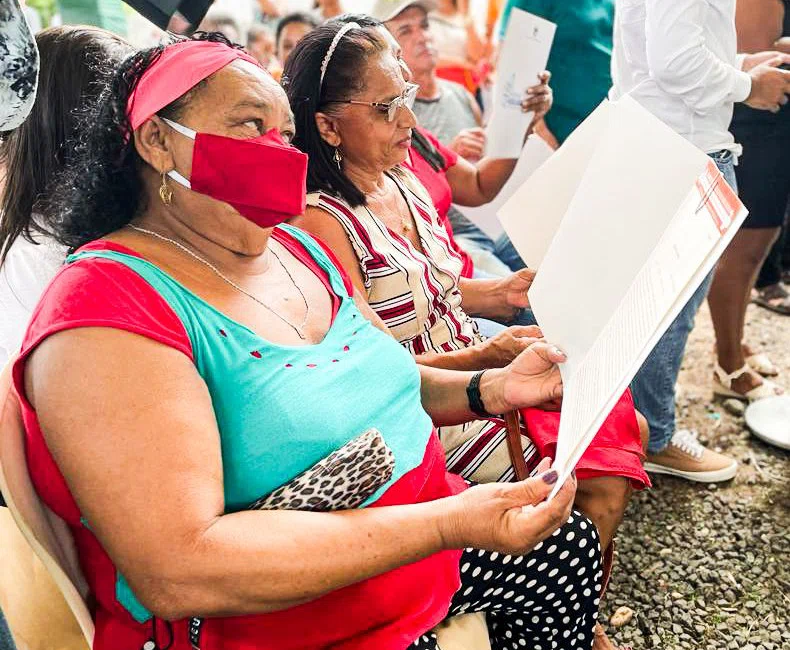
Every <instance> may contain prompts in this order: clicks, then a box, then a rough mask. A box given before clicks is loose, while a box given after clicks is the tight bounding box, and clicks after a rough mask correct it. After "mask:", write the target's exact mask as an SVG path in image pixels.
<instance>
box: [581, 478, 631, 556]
mask: <svg viewBox="0 0 790 650" xmlns="http://www.w3.org/2000/svg"><path fill="white" fill-rule="evenodd" d="M632 492H633V489H632V488H631V483H630V482H629V480H628V479H627V478H623V477H622V476H602V477H599V478H590V479H585V480H584V481H579V486H578V488H577V489H576V501H575V503H576V507H577V508H578V509H579V510H581V511H582V512H583V513H584V514H585V515H587V516H588V517H589V518H590V519H591V520H592V522H593V523H594V524H595V525H596V527H597V528H598V534H599V535H600V537H601V549H605V548H606V547H607V546H609V544H610V543H611V541H612V539H614V535H615V533H616V532H617V528H618V526H620V522H621V521H622V520H623V515H624V514H625V509H626V507H627V506H628V502H629V501H630V499H631V493H632Z"/></svg>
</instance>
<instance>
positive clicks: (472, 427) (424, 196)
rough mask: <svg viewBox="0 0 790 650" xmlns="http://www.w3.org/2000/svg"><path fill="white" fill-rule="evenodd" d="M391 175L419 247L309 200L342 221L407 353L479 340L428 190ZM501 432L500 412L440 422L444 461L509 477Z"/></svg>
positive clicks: (372, 297)
mask: <svg viewBox="0 0 790 650" xmlns="http://www.w3.org/2000/svg"><path fill="white" fill-rule="evenodd" d="M389 176H390V178H392V180H393V181H394V182H395V184H396V185H397V186H398V189H400V191H401V194H402V195H403V197H404V199H405V200H406V203H407V204H408V206H409V210H410V211H411V214H412V216H413V217H414V222H415V224H416V226H417V232H418V234H419V237H420V243H421V244H422V249H423V251H424V253H423V252H422V251H420V250H418V249H417V248H415V246H414V245H413V244H412V243H411V242H410V241H409V239H408V238H406V237H404V236H403V235H401V234H400V233H397V232H395V231H393V230H391V229H390V228H387V226H386V225H385V224H384V223H383V222H382V221H381V219H379V218H378V217H377V216H376V215H374V214H373V213H372V212H371V211H370V210H369V209H368V208H366V207H365V206H359V207H357V208H352V207H351V206H349V205H348V203H346V202H345V201H344V200H343V199H341V198H339V197H337V196H334V195H331V194H327V193H324V192H315V193H312V194H309V195H308V197H307V203H308V205H313V206H316V207H319V208H321V209H323V210H325V211H326V212H328V213H329V214H330V215H331V216H333V217H334V218H335V219H336V220H337V221H338V223H340V225H342V226H343V229H344V230H345V232H346V235H347V236H348V239H349V241H350V242H351V245H352V246H353V248H354V252H355V253H356V256H357V259H358V261H359V266H360V269H361V271H362V278H363V281H364V283H365V290H366V293H367V298H368V303H369V304H370V306H371V307H372V308H373V310H374V311H375V312H376V313H377V314H378V315H379V317H380V318H381V319H382V320H383V321H384V322H385V323H386V324H387V327H389V329H390V332H391V333H392V335H393V336H394V337H395V338H397V339H398V341H400V343H401V345H403V346H404V347H405V348H406V349H407V350H409V352H411V354H413V355H419V354H423V353H426V352H449V351H452V350H459V349H463V348H467V347H470V346H472V345H475V344H477V343H481V342H482V341H483V338H482V337H481V336H480V334H479V333H478V331H477V326H476V325H475V323H474V321H473V320H472V319H471V318H469V316H468V315H467V314H466V312H464V310H463V308H462V307H461V291H460V289H459V287H458V281H459V278H460V274H461V267H462V260H461V258H460V257H459V256H458V254H457V253H456V252H455V251H453V249H452V248H451V246H450V244H449V242H448V239H447V231H446V230H445V229H444V227H443V226H442V224H441V222H440V221H439V217H438V215H437V213H436V210H435V208H434V206H433V203H431V199H430V196H429V195H428V192H427V190H426V189H425V188H424V187H423V186H422V185H421V184H420V182H419V181H418V180H417V178H416V177H415V176H413V175H412V174H411V172H409V171H408V170H406V169H403V168H396V169H394V170H392V171H390V172H389ZM506 435H507V431H506V429H505V426H504V423H503V422H502V421H501V420H498V419H491V420H473V421H471V422H465V423H464V424H458V425H455V426H446V427H441V428H440V429H439V437H440V439H441V442H442V447H443V448H444V450H445V452H446V454H447V468H448V469H449V470H450V471H451V472H453V473H455V474H460V475H461V476H463V477H464V478H466V479H471V480H474V481H477V482H488V481H510V480H513V478H514V474H513V468H512V466H511V463H510V456H509V454H508V450H507V440H506ZM522 442H523V445H524V457H525V459H526V461H527V465H528V467H530V468H533V467H534V466H535V465H537V463H538V461H539V460H540V458H539V456H538V454H537V453H536V449H535V447H534V445H533V444H532V443H531V441H530V440H529V439H528V438H527V437H526V436H523V437H522Z"/></svg>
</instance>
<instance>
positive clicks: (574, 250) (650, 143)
mask: <svg viewBox="0 0 790 650" xmlns="http://www.w3.org/2000/svg"><path fill="white" fill-rule="evenodd" d="M612 107H613V110H612V112H611V116H610V119H609V123H608V125H607V127H606V129H605V131H604V134H603V137H601V139H600V141H599V144H598V146H597V147H596V149H595V152H594V153H593V155H592V157H591V158H590V162H589V164H588V166H587V169H586V170H585V172H584V175H583V177H582V180H581V182H580V183H578V187H577V189H576V192H575V194H574V195H573V198H572V199H571V201H570V204H569V205H568V209H567V211H566V213H565V217H564V218H563V219H562V223H561V224H560V227H559V228H558V229H557V232H556V234H555V236H554V239H553V240H552V242H551V246H550V247H549V250H548V251H547V253H546V255H545V257H544V259H543V261H542V263H541V265H540V266H539V267H538V272H537V276H536V278H535V282H534V283H533V284H532V287H531V289H530V292H529V297H530V303H531V305H532V308H533V311H534V312H535V317H536V318H537V320H538V323H540V326H541V328H542V329H543V332H544V334H545V336H546V337H547V338H548V340H550V341H551V342H552V343H555V344H557V345H558V346H559V347H560V348H561V349H562V350H563V351H564V352H565V353H566V354H567V355H568V361H567V362H566V363H564V364H563V366H562V374H563V379H564V380H566V381H567V380H568V378H570V376H571V375H572V374H573V373H574V371H575V369H576V367H577V366H578V365H579V364H581V363H582V362H583V360H584V358H585V356H586V355H587V353H588V351H589V349H590V348H591V346H592V345H593V343H595V341H596V339H597V338H598V337H599V336H600V334H601V332H602V331H603V328H604V327H605V326H606V324H607V323H608V322H609V319H610V318H611V317H612V315H613V314H614V313H615V311H616V310H617V308H618V306H619V305H620V303H621V302H622V300H623V298H624V296H625V294H626V292H627V291H628V289H629V287H630V286H631V284H633V282H634V279H635V278H636V276H637V274H638V273H639V271H640V270H641V269H642V267H643V266H644V264H645V261H646V260H647V259H648V257H649V256H650V254H651V252H652V251H653V249H654V248H655V247H656V244H657V243H658V241H659V240H660V238H661V236H662V235H663V233H664V231H665V230H666V228H667V226H668V225H669V223H670V222H671V221H672V219H673V217H674V216H675V214H676V213H677V211H678V209H679V207H680V205H681V204H682V203H683V201H684V199H685V198H686V197H687V196H688V193H689V191H690V189H691V188H692V187H693V186H694V183H695V181H696V179H697V178H698V177H699V176H700V174H702V173H703V172H704V170H705V169H706V167H707V163H708V161H709V160H710V159H709V158H708V157H707V156H706V155H705V154H704V153H702V152H701V151H700V150H699V149H697V148H696V147H694V146H693V145H691V144H690V143H689V142H687V141H686V140H685V139H684V138H682V137H681V136H679V135H678V134H676V133H675V132H674V131H672V130H671V129H670V128H669V127H667V126H666V125H665V124H664V123H663V122H661V121H660V120H658V119H657V118H656V117H654V116H653V115H652V114H651V113H649V112H648V111H647V110H645V109H644V108H642V106H641V105H639V104H638V103H637V102H636V101H635V100H633V99H631V98H630V97H624V98H622V99H621V100H620V101H618V102H617V103H616V104H613V106H612ZM566 144H570V140H569V141H568V143H566ZM568 178H573V177H572V176H570V175H569V176H568ZM570 182H573V181H570Z"/></svg>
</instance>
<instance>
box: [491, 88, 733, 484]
mask: <svg viewBox="0 0 790 650" xmlns="http://www.w3.org/2000/svg"><path fill="white" fill-rule="evenodd" d="M746 214H747V212H746V209H745V208H744V206H743V204H741V202H740V201H739V200H738V198H737V196H736V194H735V193H734V192H733V191H732V189H731V188H730V187H729V185H727V183H726V181H725V180H724V179H723V177H722V176H721V174H720V172H719V171H718V169H717V168H716V165H715V164H714V163H713V161H712V160H711V159H710V158H709V157H708V156H706V155H705V154H703V153H702V152H701V151H700V150H699V149H697V148H696V147H694V146H693V145H691V144H690V143H689V142H687V141H686V140H685V139H683V138H682V137H681V136H679V135H677V134H676V133H675V132H674V131H672V130H671V129H670V128H669V127H667V126H666V125H665V124H663V123H662V122H661V121H660V120H658V119H657V118H656V117H654V116H653V115H652V114H651V113H649V112H648V111H646V110H645V109H644V108H642V106H640V105H639V104H638V103H637V102H636V101H635V100H633V99H631V98H630V97H628V96H626V97H624V98H622V99H621V100H619V101H618V102H617V103H609V102H604V103H603V104H602V105H601V106H600V107H599V108H598V109H597V110H596V111H595V112H594V113H593V114H592V115H591V116H590V117H589V118H588V119H587V120H586V121H585V122H584V123H583V124H582V125H581V126H580V127H579V128H578V129H577V130H576V131H575V132H574V133H573V134H572V135H571V136H570V137H569V138H568V140H566V142H565V143H564V144H563V146H562V147H560V149H559V150H558V151H557V152H556V153H555V154H554V155H553V156H552V157H551V158H550V159H549V160H548V161H547V162H546V163H545V164H544V165H543V166H542V167H541V168H540V169H538V170H537V171H536V172H535V173H533V174H532V176H530V178H529V179H528V180H527V181H526V183H524V185H522V187H521V188H519V190H517V191H516V193H515V194H514V195H513V196H512V198H511V199H510V200H509V201H508V202H507V203H506V204H505V205H504V206H503V207H502V208H501V209H500V211H499V218H500V220H501V222H502V224H503V226H504V227H505V231H506V232H507V233H508V235H509V236H510V239H511V240H512V242H513V244H514V245H515V247H516V249H517V250H518V251H519V253H520V254H521V256H522V257H523V258H524V260H525V261H526V262H527V264H528V265H529V266H532V267H537V268H538V273H537V276H536V278H535V282H534V283H533V285H532V288H531V289H530V292H529V297H530V303H531V305H532V309H533V311H534V313H535V317H536V318H537V321H538V324H539V325H540V326H541V328H542V329H543V333H544V335H545V337H546V339H547V340H549V341H551V342H552V343H555V344H557V345H558V346H559V347H560V348H561V349H562V350H564V351H565V353H566V354H567V355H568V361H567V362H566V363H565V364H563V365H562V366H561V373H562V379H563V384H564V398H563V405H562V414H561V418H560V430H559V438H558V442H557V452H556V458H555V459H554V466H555V468H557V470H558V471H559V473H560V478H561V480H560V481H559V482H558V484H557V485H558V486H560V485H561V484H562V483H563V481H564V480H565V478H567V476H568V475H569V474H570V472H571V470H572V469H573V468H574V467H575V465H576V463H577V462H578V460H579V458H580V457H581V455H582V454H583V453H584V451H585V450H586V449H587V447H588V446H589V444H590V442H592V439H593V438H594V436H595V433H596V432H597V431H598V429H599V428H600V426H601V425H602V424H603V422H604V420H605V419H606V418H607V417H608V415H609V413H610V412H611V410H612V408H613V407H614V405H615V404H616V402H617V400H618V399H619V398H620V396H621V395H622V393H623V392H624V391H625V389H626V388H627V387H628V385H629V384H630V382H631V380H632V379H633V377H634V375H635V374H636V372H637V371H638V370H639V368H640V367H641V365H642V363H643V362H644V360H645V359H646V357H647V356H648V354H649V353H650V352H651V350H652V349H653V347H654V346H655V344H656V343H657V342H658V340H659V338H660V337H661V336H662V335H663V333H664V332H665V331H666V329H667V328H668V327H669V325H670V324H671V323H672V321H673V320H674V319H675V317H676V316H677V314H678V313H679V312H680V310H681V309H682V307H683V306H684V305H685V304H686V302H687V301H688V300H689V298H690V297H691V295H692V294H693V293H694V291H696V289H697V288H698V287H699V285H700V284H701V283H702V281H703V280H704V278H705V277H706V276H707V274H708V273H709V272H710V271H711V270H712V269H713V267H714V265H715V263H716V261H717V260H718V258H719V256H720V255H721V254H722V253H723V252H724V249H725V248H726V246H727V244H728V243H729V242H730V240H731V239H732V237H733V236H734V235H735V233H736V232H737V230H738V228H739V227H740V225H741V223H743V220H744V219H745V218H746ZM556 489H558V488H556ZM556 489H555V491H556Z"/></svg>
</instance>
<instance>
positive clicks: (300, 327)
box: [128, 223, 310, 341]
mask: <svg viewBox="0 0 790 650" xmlns="http://www.w3.org/2000/svg"><path fill="white" fill-rule="evenodd" d="M128 226H129V228H131V229H132V230H136V231H137V232H141V233H143V234H144V235H148V236H149V237H154V238H156V239H161V240H162V241H165V242H168V243H169V244H172V245H173V246H175V247H176V248H178V249H180V250H182V251H183V252H184V253H186V254H187V255H189V256H190V257H192V258H194V259H196V260H197V261H198V262H200V263H201V264H203V265H205V266H207V267H208V268H209V269H211V270H212V271H213V272H214V274H215V275H216V276H217V277H218V278H220V279H221V280H222V281H224V282H225V283H227V284H229V285H230V286H231V287H233V288H234V289H235V290H236V291H238V292H239V293H242V294H244V295H245V296H247V297H248V298H249V299H250V300H253V301H254V302H256V303H258V304H259V305H260V306H261V307H263V308H264V309H267V310H268V311H270V312H271V313H272V314H274V315H275V316H276V317H277V318H279V319H280V320H281V321H282V322H283V323H285V324H286V325H288V326H289V327H290V328H291V329H292V330H293V331H294V332H296V334H297V336H298V337H299V338H300V339H302V340H303V341H305V340H307V338H306V337H305V335H304V328H305V325H306V324H307V318H308V316H309V315H310V305H308V304H307V298H305V295H304V293H302V290H301V289H300V288H299V285H298V284H297V283H296V280H294V278H293V276H292V275H291V272H290V271H289V270H288V269H287V268H286V267H285V264H283V262H282V260H281V259H280V256H279V255H278V254H277V253H276V252H275V251H274V250H273V249H272V248H269V250H270V251H271V252H272V255H274V257H275V258H276V259H277V261H278V262H279V264H280V266H282V267H283V271H285V273H286V275H287V276H288V278H289V279H290V280H291V282H292V283H293V285H294V287H296V290H297V291H298V292H299V295H300V296H302V301H303V302H304V307H305V314H304V320H302V324H301V325H294V324H293V323H292V322H291V321H289V320H288V319H287V318H285V317H283V316H281V315H280V314H278V313H277V312H276V311H274V309H272V308H271V307H269V305H267V304H266V303H265V302H263V301H262V300H260V299H259V298H257V297H256V296H254V295H252V294H251V293H250V292H249V291H247V290H245V289H243V288H242V287H240V286H239V285H238V284H236V283H235V282H234V281H233V280H231V279H230V278H229V277H227V276H226V275H225V274H223V273H222V271H220V270H219V269H218V268H217V267H216V266H214V265H213V264H212V263H211V262H209V261H208V260H205V259H203V258H202V257H200V255H198V254H197V253H196V252H195V251H193V250H192V249H190V248H188V247H186V246H184V245H183V244H181V243H180V242H177V241H176V240H175V239H171V238H170V237H165V236H164V235H160V234H159V233H158V232H154V231H153V230H147V229H145V228H140V227H139V226H135V225H134V224H131V223H130V224H128Z"/></svg>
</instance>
